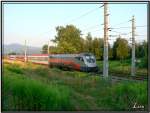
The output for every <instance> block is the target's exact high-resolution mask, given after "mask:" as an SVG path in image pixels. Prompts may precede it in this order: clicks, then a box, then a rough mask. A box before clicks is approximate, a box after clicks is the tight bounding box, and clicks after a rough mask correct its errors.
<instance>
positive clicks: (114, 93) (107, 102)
mask: <svg viewBox="0 0 150 113" xmlns="http://www.w3.org/2000/svg"><path fill="white" fill-rule="evenodd" d="M106 92H107V93H106ZM147 99H148V95H147V83H146V82H144V83H131V82H124V83H120V84H117V85H116V86H112V87H110V88H108V89H106V91H105V96H104V97H103V98H102V99H100V100H99V103H100V104H101V105H103V107H104V108H105V110H106V108H107V109H108V110H115V111H124V110H126V111H132V110H147V109H148V108H147V107H148V106H147V105H148V101H147ZM135 103H137V104H138V105H140V106H144V108H136V109H135V108H133V107H134V104H135Z"/></svg>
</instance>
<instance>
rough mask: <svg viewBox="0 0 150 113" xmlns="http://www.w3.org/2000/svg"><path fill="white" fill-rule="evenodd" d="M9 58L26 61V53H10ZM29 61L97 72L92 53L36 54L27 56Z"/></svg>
mask: <svg viewBox="0 0 150 113" xmlns="http://www.w3.org/2000/svg"><path fill="white" fill-rule="evenodd" d="M9 59H11V60H19V61H23V62H24V61H25V56H24V55H10V56H9ZM26 61H27V62H32V63H36V64H42V65H48V66H49V67H51V68H52V67H58V68H61V69H67V70H77V71H83V72H97V71H98V70H99V68H98V66H97V64H96V58H95V56H94V55H93V54H92V53H80V54H34V55H27V56H26Z"/></svg>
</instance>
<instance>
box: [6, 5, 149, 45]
mask: <svg viewBox="0 0 150 113" xmlns="http://www.w3.org/2000/svg"><path fill="white" fill-rule="evenodd" d="M101 5H102V4H4V44H10V43H19V44H24V40H27V44H28V45H29V46H36V47H42V45H43V44H45V43H48V40H49V39H54V37H55V35H56V31H55V28H56V26H61V25H62V26H64V25H67V24H73V25H76V27H77V28H79V29H80V30H81V31H82V34H83V37H85V36H86V34H87V33H88V32H91V34H92V36H93V37H101V38H102V37H103V25H102V24H103V7H102V8H98V7H100V6H101ZM93 9H94V11H93V12H90V13H89V14H88V15H86V16H83V17H81V18H78V17H80V16H81V15H83V14H85V13H86V12H88V11H91V10H93ZM108 10H109V14H110V15H109V26H110V27H116V28H118V27H131V22H130V21H129V20H131V18H132V15H134V16H135V19H136V20H135V21H136V23H135V24H136V26H143V25H144V26H145V25H147V4H114V3H113V4H108ZM119 23H122V24H119ZM117 24H118V25H117ZM117 32H121V33H129V32H131V28H128V29H114V32H113V31H112V32H109V34H110V35H119V33H117ZM136 34H138V35H143V36H137V37H136V41H138V42H139V41H142V40H144V39H145V40H146V39H147V37H146V36H145V35H147V28H146V27H137V28H136ZM122 37H124V38H127V39H129V38H130V37H131V34H130V33H129V34H128V35H122ZM115 38H116V37H110V39H111V40H109V42H110V43H111V44H112V43H113V41H114V40H115ZM51 44H52V43H51Z"/></svg>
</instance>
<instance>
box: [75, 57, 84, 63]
mask: <svg viewBox="0 0 150 113" xmlns="http://www.w3.org/2000/svg"><path fill="white" fill-rule="evenodd" d="M76 59H78V60H79V61H82V62H83V61H84V60H83V58H82V57H76Z"/></svg>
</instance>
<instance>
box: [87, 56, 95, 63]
mask: <svg viewBox="0 0 150 113" xmlns="http://www.w3.org/2000/svg"><path fill="white" fill-rule="evenodd" d="M85 58H86V61H87V62H89V63H94V62H95V57H94V56H85Z"/></svg>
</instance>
